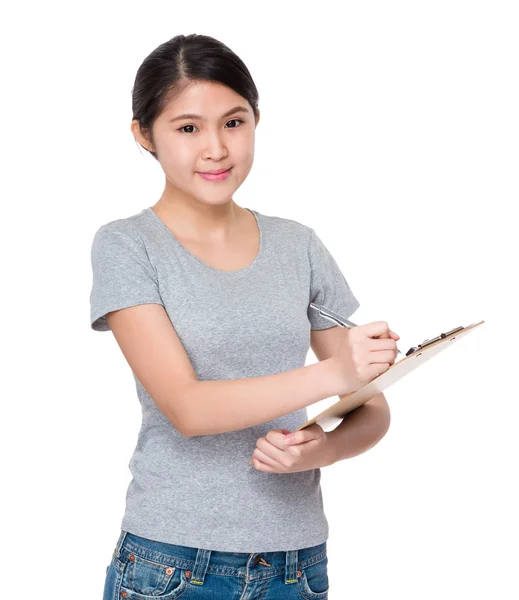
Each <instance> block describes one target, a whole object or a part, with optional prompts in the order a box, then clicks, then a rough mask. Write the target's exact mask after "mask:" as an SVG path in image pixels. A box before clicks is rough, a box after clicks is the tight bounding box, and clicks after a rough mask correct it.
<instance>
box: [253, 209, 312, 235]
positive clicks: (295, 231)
mask: <svg viewBox="0 0 519 600" xmlns="http://www.w3.org/2000/svg"><path fill="white" fill-rule="evenodd" d="M256 212H258V211H256ZM258 214H260V216H261V218H262V219H263V221H264V222H265V223H266V224H267V226H268V227H269V228H270V229H271V230H273V231H276V232H278V233H282V234H285V235H289V236H291V237H292V236H293V237H294V238H295V239H298V240H299V241H304V242H305V243H308V242H309V241H310V238H311V236H312V234H313V229H312V228H311V227H309V226H308V225H305V224H304V223H301V222H300V221H296V220H295V219H290V218H288V217H279V216H276V215H265V214H263V213H258Z"/></svg>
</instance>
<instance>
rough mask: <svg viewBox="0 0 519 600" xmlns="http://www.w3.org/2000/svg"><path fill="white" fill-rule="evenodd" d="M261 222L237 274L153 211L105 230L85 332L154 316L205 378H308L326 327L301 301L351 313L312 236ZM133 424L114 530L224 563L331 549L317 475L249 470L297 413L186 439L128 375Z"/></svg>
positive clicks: (299, 419)
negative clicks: (125, 311)
mask: <svg viewBox="0 0 519 600" xmlns="http://www.w3.org/2000/svg"><path fill="white" fill-rule="evenodd" d="M247 210H250V212H252V214H253V215H254V216H255V217H256V220H257V223H258V226H259V230H260V234H261V245H260V249H259V253H258V255H257V257H256V259H255V260H254V262H253V263H252V264H251V265H249V266H248V267H245V268H244V269H240V270H237V271H222V270H219V269H216V268H214V267H211V266H209V265H208V264H207V263H205V262H203V261H202V260H201V259H199V258H197V257H196V256H195V255H194V254H192V253H191V252H190V251H189V250H188V249H187V248H186V247H185V246H183V245H182V244H181V243H180V242H179V241H178V240H177V239H176V238H175V236H174V235H173V233H172V232H171V231H170V230H169V229H168V228H167V227H166V225H165V223H164V222H163V221H162V220H161V219H160V218H159V217H158V216H157V215H156V214H155V213H154V212H153V211H152V210H151V207H148V208H145V209H143V210H142V211H141V212H140V213H137V214H134V215H132V216H129V217H126V218H122V219H117V220H115V221H111V222H109V223H106V224H105V225H102V226H101V227H100V228H99V229H98V230H97V231H96V232H95V235H94V239H93V243H92V252H91V259H92V270H93V286H92V292H91V295H90V302H91V314H90V322H91V327H92V329H94V330H95V331H109V326H108V323H107V321H106V318H105V316H104V315H105V314H106V313H108V312H110V311H113V310H117V309H121V308H126V307H128V306H133V305H137V304H148V303H153V304H161V305H162V306H164V308H165V310H166V312H167V314H168V316H169V318H170V321H171V323H172V325H173V326H174V328H175V331H176V333H177V335H178V336H179V338H180V340H181V342H182V344H183V346H184V349H185V350H186V352H187V354H188V356H189V358H190V360H191V362H192V365H193V368H194V370H195V372H196V374H197V376H198V378H199V379H200V380H231V379H241V378H245V377H260V376H263V375H272V374H274V373H281V372H285V371H289V370H292V369H297V368H299V367H304V366H305V361H306V357H307V354H308V350H309V349H310V330H311V329H326V328H329V327H334V324H333V323H332V322H330V321H328V320H326V319H324V317H322V316H320V315H319V314H318V313H317V311H315V310H314V309H312V308H310V307H309V304H310V302H316V303H317V304H323V305H324V306H325V307H327V308H330V309H331V310H333V311H335V312H337V313H339V314H341V315H343V316H344V317H349V316H350V315H351V314H353V313H354V312H355V310H357V308H358V307H359V303H358V301H357V299H356V298H355V296H354V295H353V293H352V291H351V290H350V287H349V285H348V283H347V282H346V279H345V278H344V276H343V274H342V272H341V270H340V269H339V267H338V265H337V263H336V261H335V260H334V258H333V257H332V255H331V254H330V252H329V251H328V250H327V248H326V247H325V246H324V244H323V242H322V241H321V240H320V238H319V237H318V236H317V234H316V233H315V231H314V230H313V229H311V228H310V227H308V226H306V225H303V224H301V223H299V222H297V221H294V220H292V219H286V218H281V217H276V216H267V215H263V214H261V213H259V212H258V211H255V210H252V209H247ZM134 379H135V383H136V388H137V395H138V398H139V401H140V403H141V406H142V425H141V429H140V432H139V435H138V440H137V444H136V447H135V450H134V453H133V456H132V457H131V460H130V463H129V468H130V471H131V473H132V475H133V479H132V480H131V482H130V484H129V487H128V490H127V494H126V511H125V514H124V517H123V520H122V524H121V528H122V529H124V530H126V531H129V532H130V533H134V534H135V535H138V536H141V537H146V538H150V539H152V540H157V541H160V542H166V543H170V544H179V545H183V546H191V547H196V548H205V549H209V550H219V551H224V552H273V551H279V550H281V551H287V550H295V549H299V548H306V547H308V546H315V545H317V544H321V543H322V542H324V541H326V540H327V539H328V531H329V529H328V521H327V519H326V517H325V514H324V510H323V501H322V494H321V485H320V480H321V471H320V469H312V470H309V471H303V472H299V473H284V474H281V473H267V472H262V471H258V470H256V469H255V468H254V466H249V465H248V463H249V460H250V459H251V456H252V453H253V451H254V449H255V447H256V440H257V439H258V438H260V437H263V436H265V435H266V434H267V432H268V431H270V430H271V429H277V428H287V429H289V430H291V431H293V430H294V429H297V428H298V427H299V426H300V425H302V424H303V423H305V422H306V421H307V420H308V415H307V412H306V408H303V409H301V410H298V411H296V412H292V413H289V414H287V415H285V416H282V417H280V418H278V419H274V420H271V421H267V422H265V423H260V424H257V425H255V426H253V427H247V428H244V429H240V430H237V431H231V432H227V433H220V434H215V435H201V436H195V437H190V438H186V437H184V436H183V435H182V434H181V433H179V431H178V430H177V429H176V428H175V427H174V426H173V424H172V423H171V422H170V421H169V420H168V419H167V418H166V417H165V416H164V415H163V414H162V412H161V411H160V410H159V409H158V407H157V406H156V405H155V403H154V402H153V400H152V399H151V397H150V395H149V394H148V393H147V391H146V390H145V389H144V388H143V386H142V384H141V383H140V382H139V380H138V379H137V377H136V376H135V374H134Z"/></svg>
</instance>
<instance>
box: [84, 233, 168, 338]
mask: <svg viewBox="0 0 519 600" xmlns="http://www.w3.org/2000/svg"><path fill="white" fill-rule="evenodd" d="M91 262H92V275H93V278H92V291H91V293H90V326H91V328H92V329H93V330H94V331H110V326H109V325H108V321H107V320H106V317H105V315H106V313H108V312H111V311H113V310H119V309H121V308H128V307H129V306H135V305H137V304H162V306H164V304H163V301H162V298H161V296H160V293H159V287H158V280H157V276H156V273H155V270H154V268H153V266H152V264H151V263H150V260H149V257H148V254H147V252H146V248H145V246H144V243H143V242H142V240H141V239H140V238H139V237H138V234H137V233H136V232H131V231H127V230H126V228H124V229H123V228H121V227H114V226H111V225H110V224H107V225H102V226H101V227H100V228H99V229H98V230H97V231H96V233H95V234H94V239H93V242H92V249H91Z"/></svg>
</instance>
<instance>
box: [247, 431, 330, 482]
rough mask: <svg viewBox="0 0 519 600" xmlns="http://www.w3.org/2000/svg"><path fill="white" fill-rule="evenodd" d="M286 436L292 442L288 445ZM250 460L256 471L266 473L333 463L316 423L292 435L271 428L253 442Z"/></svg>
mask: <svg viewBox="0 0 519 600" xmlns="http://www.w3.org/2000/svg"><path fill="white" fill-rule="evenodd" d="M289 435H290V437H294V440H295V441H294V442H292V443H289V442H288V440H287V438H288V437H289ZM252 460H253V463H254V467H255V468H256V470H257V471H266V472H268V473H297V472H299V471H308V470H310V469H317V468H320V467H326V466H328V465H331V464H333V462H334V461H333V459H332V453H331V448H330V439H329V437H328V434H327V433H326V432H325V431H324V429H323V428H322V427H321V426H320V425H319V424H317V423H314V424H313V425H310V427H305V429H301V430H299V431H296V432H294V433H291V432H290V430H288V429H271V430H270V431H269V432H268V433H267V434H266V436H265V437H261V438H259V439H258V440H257V442H256V449H255V450H254V452H253V454H252Z"/></svg>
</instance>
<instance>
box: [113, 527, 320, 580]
mask: <svg viewBox="0 0 519 600" xmlns="http://www.w3.org/2000/svg"><path fill="white" fill-rule="evenodd" d="M132 554H133V555H136V556H139V557H141V558H143V559H147V560H150V561H153V562H155V563H159V564H164V565H168V566H170V567H179V568H181V569H188V570H190V571H191V573H192V578H193V581H194V582H199V583H203V581H204V577H205V574H206V573H216V574H221V575H222V574H223V575H233V576H238V577H239V576H244V577H247V578H249V579H259V578H263V577H273V576H275V575H279V574H281V573H283V571H285V581H286V583H294V582H296V581H297V577H298V571H299V570H302V569H304V568H306V567H308V566H310V565H313V564H315V563H317V562H319V561H321V560H323V559H324V558H325V557H326V542H323V543H322V544H318V545H316V546H309V547H308V548H299V549H297V550H287V551H276V552H250V553H248V552H222V551H219V550H206V549H204V548H192V547H189V546H180V545H176V544H167V543H165V542H157V541H155V540H150V539H147V538H143V537H140V536H137V535H135V534H133V533H129V532H127V531H124V530H121V533H120V535H119V539H118V541H117V545H116V548H115V551H114V556H115V557H117V558H118V560H119V561H122V562H125V560H126V559H127V558H128V557H129V556H130V555H132ZM131 560H133V558H132V559H131Z"/></svg>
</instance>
